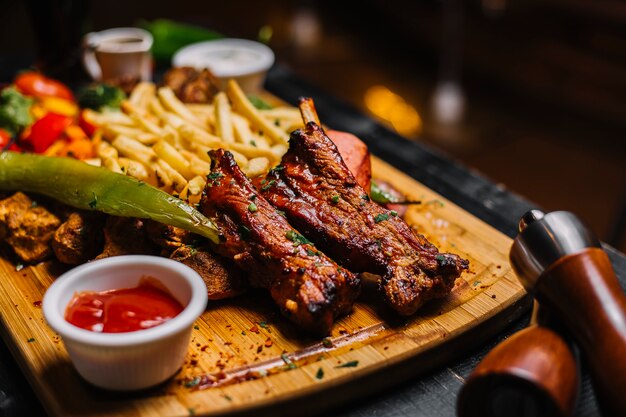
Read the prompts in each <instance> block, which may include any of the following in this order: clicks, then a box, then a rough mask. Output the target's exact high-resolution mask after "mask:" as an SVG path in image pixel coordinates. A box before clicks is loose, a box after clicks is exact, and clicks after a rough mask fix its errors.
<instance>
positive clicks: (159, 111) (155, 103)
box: [148, 97, 166, 118]
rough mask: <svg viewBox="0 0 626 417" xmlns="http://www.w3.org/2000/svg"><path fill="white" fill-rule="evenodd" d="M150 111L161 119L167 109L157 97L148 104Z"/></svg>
mask: <svg viewBox="0 0 626 417" xmlns="http://www.w3.org/2000/svg"><path fill="white" fill-rule="evenodd" d="M148 110H150V111H151V112H152V113H154V114H155V115H156V116H157V117H159V118H160V117H161V116H162V115H163V113H165V111H166V110H165V108H164V107H163V105H161V102H160V101H159V99H158V98H157V97H152V98H151V99H150V102H149V103H148Z"/></svg>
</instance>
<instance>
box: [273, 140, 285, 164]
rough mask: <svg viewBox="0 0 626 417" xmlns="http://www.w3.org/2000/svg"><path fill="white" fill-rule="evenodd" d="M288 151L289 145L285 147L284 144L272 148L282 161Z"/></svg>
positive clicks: (277, 157) (276, 156)
mask: <svg viewBox="0 0 626 417" xmlns="http://www.w3.org/2000/svg"><path fill="white" fill-rule="evenodd" d="M287 150H288V147H287V145H283V144H282V143H279V144H277V145H274V146H272V153H273V154H274V156H275V158H276V159H277V160H280V158H282V157H283V155H284V154H286V153H287Z"/></svg>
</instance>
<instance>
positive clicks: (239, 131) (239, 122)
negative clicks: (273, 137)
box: [232, 113, 254, 144]
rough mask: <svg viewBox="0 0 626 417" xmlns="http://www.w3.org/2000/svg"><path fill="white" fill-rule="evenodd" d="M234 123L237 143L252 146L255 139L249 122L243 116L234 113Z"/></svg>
mask: <svg viewBox="0 0 626 417" xmlns="http://www.w3.org/2000/svg"><path fill="white" fill-rule="evenodd" d="M232 122H233V128H234V133H235V139H236V140H237V142H239V143H247V144H250V142H251V141H253V140H254V137H253V136H252V130H250V124H248V121H247V120H246V119H245V118H244V117H243V116H240V115H238V114H237V113H233V114H232Z"/></svg>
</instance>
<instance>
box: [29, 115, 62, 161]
mask: <svg viewBox="0 0 626 417" xmlns="http://www.w3.org/2000/svg"><path fill="white" fill-rule="evenodd" d="M71 123H72V118H71V117H67V116H63V115H60V114H56V113H47V114H46V115H45V116H43V117H42V118H41V119H39V120H37V121H36V122H35V123H33V125H32V126H31V127H30V131H29V132H28V133H27V134H26V136H25V137H24V139H23V140H24V143H25V144H27V145H28V147H29V148H31V149H32V150H33V152H35V153H43V152H44V151H45V150H46V149H48V148H49V147H50V145H52V143H53V142H54V141H55V140H57V139H58V138H59V137H61V135H62V134H63V132H65V129H66V128H67V127H68V126H69V125H70V124H71Z"/></svg>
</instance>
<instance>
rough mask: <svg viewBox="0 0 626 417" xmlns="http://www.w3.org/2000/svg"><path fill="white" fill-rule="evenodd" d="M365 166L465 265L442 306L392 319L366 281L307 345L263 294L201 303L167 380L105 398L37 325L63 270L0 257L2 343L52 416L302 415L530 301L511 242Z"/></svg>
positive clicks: (461, 344)
mask: <svg viewBox="0 0 626 417" xmlns="http://www.w3.org/2000/svg"><path fill="white" fill-rule="evenodd" d="M372 163H373V172H374V177H375V178H381V179H384V180H386V181H388V182H390V183H391V184H393V185H394V186H396V187H397V188H398V189H400V190H402V191H403V192H405V193H406V194H407V195H408V196H409V198H410V199H413V200H420V201H422V204H420V205H415V206H412V207H411V208H410V209H409V211H408V212H407V215H406V219H407V221H408V222H409V223H410V224H411V225H413V226H415V227H416V228H417V229H418V230H419V231H420V232H421V233H423V234H425V235H426V236H427V237H428V238H429V239H430V240H431V241H432V242H433V243H435V244H436V245H438V246H439V247H440V249H441V250H443V251H449V252H454V253H457V254H459V255H461V256H463V257H466V258H467V259H469V260H470V271H469V272H467V273H464V274H463V275H462V276H461V278H460V279H459V280H458V281H457V285H456V286H455V288H454V290H453V292H452V293H451V294H450V295H449V296H448V297H447V298H445V299H444V300H441V301H437V302H432V303H430V304H428V305H427V306H426V307H425V308H424V309H422V310H420V311H419V312H418V313H417V314H416V315H414V316H413V317H411V318H408V319H407V318H400V317H398V316H396V315H395V314H394V313H393V312H391V311H389V310H388V309H387V308H386V307H385V306H384V305H383V303H382V302H381V301H380V299H379V296H378V294H377V293H376V291H375V286H374V285H367V284H366V285H365V288H364V291H363V294H362V296H361V298H360V299H359V301H358V302H357V304H356V305H355V308H354V311H353V313H352V314H351V315H349V316H347V317H344V318H342V319H340V320H339V321H338V322H337V323H336V324H335V326H334V328H333V331H332V335H331V336H330V337H329V338H328V339H325V340H319V339H312V338H310V337H307V336H306V335H303V334H301V333H299V332H298V330H297V329H296V328H295V327H294V326H293V325H291V324H290V323H288V322H287V321H286V320H284V319H283V318H282V317H281V316H280V314H279V313H278V312H277V309H276V307H275V306H274V305H273V303H272V301H271V299H270V297H269V295H268V294H266V293H265V292H263V291H251V292H249V293H248V294H246V295H243V296H240V297H238V298H234V299H230V300H224V301H221V302H212V303H211V304H210V305H209V307H208V309H207V311H206V312H205V313H204V314H203V315H202V317H201V318H200V319H199V320H198V321H197V322H196V327H195V328H194V331H193V337H192V341H191V343H190V345H189V353H188V357H187V359H186V361H185V365H184V366H183V368H182V369H181V370H180V372H179V373H178V374H177V375H176V376H175V377H174V378H172V379H171V380H170V381H168V382H167V383H165V384H163V385H161V386H159V387H156V388H153V389H150V390H146V391H143V392H139V393H132V394H128V393H125V394H122V393H111V392H105V391H101V390H98V389H96V388H93V387H91V386H90V385H88V384H87V383H86V382H84V381H83V380H81V378H80V377H79V376H78V374H77V373H76V372H75V370H74V369H73V368H72V365H71V363H70V362H69V359H68V356H67V353H66V351H65V348H64V347H63V343H62V340H60V339H59V337H58V336H57V335H56V334H54V332H52V331H51V330H50V329H49V328H48V327H47V326H46V324H45V322H44V320H43V317H42V312H41V308H40V303H39V302H40V301H41V299H42V298H43V294H44V292H45V290H46V288H47V287H48V285H50V283H51V282H52V280H53V279H54V278H55V277H56V276H58V275H59V274H60V273H62V272H63V267H61V266H59V265H58V264H57V263H54V262H47V263H44V264H41V265H38V266H35V267H26V268H24V269H22V270H20V271H16V268H15V265H12V264H10V263H9V262H7V261H5V260H0V271H1V273H2V279H0V313H1V325H0V331H1V333H2V337H3V338H4V339H5V341H6V343H7V345H8V346H10V347H11V349H12V353H13V355H14V356H15V358H16V359H17V361H18V363H19V364H20V366H21V367H22V369H23V371H24V373H25V375H26V376H27V378H28V380H29V381H30V383H31V384H32V386H33V388H34V390H35V392H36V393H37V395H38V396H39V398H40V399H41V401H42V403H43V404H44V406H45V407H46V409H47V411H48V412H49V413H50V414H51V415H58V416H61V415H63V416H74V415H76V416H78V415H81V416H83V415H89V416H113V415H120V416H151V415H170V416H186V415H202V414H212V415H213V414H231V413H248V414H254V415H255V416H257V415H263V414H272V415H276V410H279V411H282V413H280V414H281V415H285V414H287V412H288V411H289V410H298V414H300V415H308V414H311V413H313V412H316V411H320V410H322V409H324V408H325V407H328V406H330V405H333V404H337V403H339V402H343V401H347V400H349V399H352V398H354V397H356V396H363V395H365V394H367V393H371V392H373V391H375V390H376V389H380V387H382V386H385V385H388V384H390V383H393V382H394V381H396V380H397V379H398V378H406V377H407V375H412V376H414V375H416V374H419V373H423V372H425V371H426V370H429V369H432V368H433V367H434V366H436V365H439V364H441V363H442V362H443V361H445V360H449V359H450V358H451V357H454V356H458V354H459V351H462V350H463V349H467V347H468V346H471V345H474V344H476V343H478V342H479V341H480V340H475V339H476V338H479V339H480V338H484V337H487V336H489V335H493V334H495V333H496V332H497V331H499V330H500V329H501V328H502V327H503V326H504V325H505V324H506V323H509V322H510V321H511V320H513V319H514V318H516V317H517V316H519V315H520V314H521V313H522V312H523V311H524V309H523V308H522V307H523V306H527V305H528V302H527V301H528V300H527V297H526V294H525V292H524V290H523V289H522V287H521V286H520V285H519V283H518V282H517V279H516V278H515V276H514V274H513V273H512V271H511V268H510V266H509V263H508V251H509V248H510V244H511V240H510V239H509V238H508V237H506V236H504V235H503V234H501V233H500V232H498V231H497V230H495V229H493V228H492V227H490V226H489V225H487V224H485V223H483V222H482V221H480V220H478V219H477V218H475V217H473V216H472V215H470V214H468V213H467V212H465V211H463V210H462V209H460V208H459V207H457V206H455V205H454V204H452V203H450V202H449V201H447V200H445V199H443V198H442V197H440V196H439V195H437V194H436V193H434V192H432V191H431V190H429V189H428V188H426V187H424V186H423V185H421V184H419V183H418V182H416V181H414V180H413V179H411V178H409V177H408V176H406V175H404V174H402V173H400V172H399V171H397V170H395V169H394V168H393V167H391V166H389V165H388V164H386V163H384V162H382V161H380V160H378V159H377V158H373V161H372ZM387 371H389V372H387ZM372 381H375V383H374V382H372Z"/></svg>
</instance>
